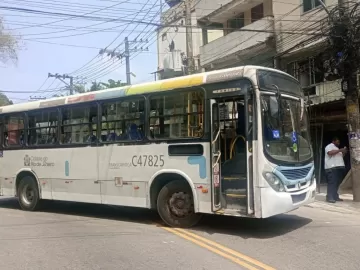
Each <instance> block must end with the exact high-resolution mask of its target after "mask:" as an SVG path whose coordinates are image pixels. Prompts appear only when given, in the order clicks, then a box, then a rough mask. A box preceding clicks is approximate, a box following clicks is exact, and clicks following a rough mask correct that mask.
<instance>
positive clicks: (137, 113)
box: [101, 98, 145, 142]
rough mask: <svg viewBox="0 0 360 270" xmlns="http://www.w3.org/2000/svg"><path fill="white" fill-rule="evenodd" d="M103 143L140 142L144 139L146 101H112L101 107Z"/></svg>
mask: <svg viewBox="0 0 360 270" xmlns="http://www.w3.org/2000/svg"><path fill="white" fill-rule="evenodd" d="M101 111H102V116H101V141H102V142H115V141H124V140H125V141H126V140H131V141H140V140H142V139H143V138H144V120H145V119H144V113H145V100H144V99H143V98H137V99H132V100H124V101H110V102H106V103H103V104H102V107H101Z"/></svg>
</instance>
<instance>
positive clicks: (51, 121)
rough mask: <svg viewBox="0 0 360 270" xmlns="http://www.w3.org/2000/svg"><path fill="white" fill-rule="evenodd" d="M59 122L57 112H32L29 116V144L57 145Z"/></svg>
mask: <svg viewBox="0 0 360 270" xmlns="http://www.w3.org/2000/svg"><path fill="white" fill-rule="evenodd" d="M58 121H59V119H58V113H57V110H51V111H40V112H30V113H29V114H28V144H29V145H47V144H55V143H57V142H58V138H57V136H58V135H57V134H58V133H57V132H58Z"/></svg>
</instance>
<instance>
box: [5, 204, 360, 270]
mask: <svg viewBox="0 0 360 270" xmlns="http://www.w3.org/2000/svg"><path fill="white" fill-rule="evenodd" d="M359 226H360V215H359V214H358V215H356V214H354V213H345V214H344V213H341V211H333V210H332V208H329V209H328V210H324V209H322V208H309V207H304V208H301V209H299V210H297V211H294V212H292V213H290V214H286V215H281V216H278V217H275V218H271V219H267V220H250V219H236V218H231V217H216V216H207V217H205V218H204V219H203V221H202V222H201V224H200V225H199V226H198V227H196V228H195V229H192V230H180V229H170V228H167V227H164V226H162V225H161V221H160V219H159V217H158V216H157V214H156V213H153V212H151V211H148V210H144V209H133V208H120V207H109V206H101V205H90V204H79V203H67V202H49V204H48V205H47V207H46V208H45V209H43V210H42V211H41V212H24V211H21V210H19V207H18V204H17V201H16V199H12V198H11V199H9V198H0V262H1V268H2V269H8V270H11V269H26V270H27V269H36V270H41V269H51V270H53V269H87V270H89V269H117V270H118V269H129V270H130V269H131V270H137V269H146V270H152V269H154V270H159V269H171V270H173V269H181V270H184V269H196V270H198V269H199V270H200V269H209V270H211V269H216V270H219V269H226V270H232V269H267V270H270V269H284V270H291V269H301V270H305V269H327V270H331V269H336V270H338V269H349V270H350V269H360V266H359V265H360V256H359V254H360V247H359V244H358V243H360V230H359Z"/></svg>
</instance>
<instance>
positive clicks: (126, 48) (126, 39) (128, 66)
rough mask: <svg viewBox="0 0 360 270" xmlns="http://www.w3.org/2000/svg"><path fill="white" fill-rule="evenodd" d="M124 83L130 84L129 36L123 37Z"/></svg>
mask: <svg viewBox="0 0 360 270" xmlns="http://www.w3.org/2000/svg"><path fill="white" fill-rule="evenodd" d="M125 62H126V84H127V85H131V77H130V51H129V38H128V37H126V38H125Z"/></svg>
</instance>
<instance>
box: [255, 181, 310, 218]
mask: <svg viewBox="0 0 360 270" xmlns="http://www.w3.org/2000/svg"><path fill="white" fill-rule="evenodd" d="M315 196H316V181H315V180H314V182H313V184H312V185H311V186H309V187H307V188H306V189H303V190H300V191H298V192H291V193H290V192H276V191H275V190H274V189H272V188H271V187H268V188H261V217H262V218H267V217H271V216H275V215H279V214H283V213H287V212H290V211H293V210H295V209H297V208H299V207H301V206H304V205H308V204H310V203H313V202H314V201H315Z"/></svg>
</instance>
